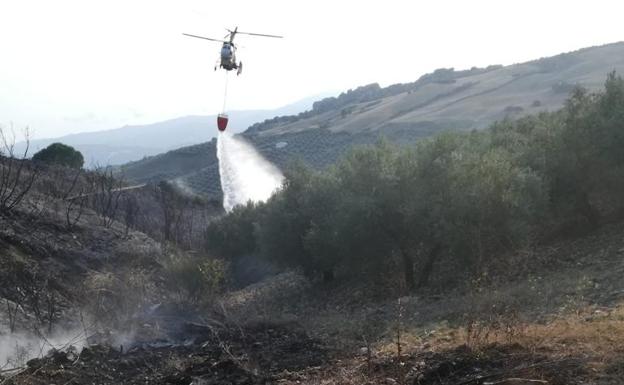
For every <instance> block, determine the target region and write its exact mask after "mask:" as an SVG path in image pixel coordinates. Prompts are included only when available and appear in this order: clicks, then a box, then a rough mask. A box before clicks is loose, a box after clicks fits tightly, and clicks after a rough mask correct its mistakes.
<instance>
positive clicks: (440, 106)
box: [122, 43, 624, 199]
mask: <svg viewBox="0 0 624 385" xmlns="http://www.w3.org/2000/svg"><path fill="white" fill-rule="evenodd" d="M613 70H616V71H617V72H619V73H624V43H614V44H608V45H604V46H599V47H591V48H584V49H581V50H578V51H574V52H570V53H564V54H560V55H557V56H553V57H548V58H541V59H537V60H533V61H530V62H526V63H520V64H513V65H509V66H501V65H492V66H489V67H486V68H472V69H469V70H462V71H455V70H454V69H452V68H449V69H438V70H435V71H434V72H433V73H430V74H426V75H424V76H422V77H420V78H419V79H418V80H416V81H415V82H412V83H406V84H395V85H392V86H389V87H385V88H382V87H380V86H379V85H378V84H370V85H367V86H363V87H360V88H357V89H354V90H349V91H347V92H345V93H342V94H340V95H339V96H338V97H330V98H325V99H323V100H319V101H317V102H315V103H313V105H312V108H311V109H310V110H308V111H305V112H301V113H298V114H296V115H285V116H280V117H275V118H272V119H267V120H265V121H263V122H260V123H256V124H254V125H252V126H251V127H249V129H247V130H246V131H245V132H243V133H242V134H240V135H241V136H242V137H244V138H246V139H247V140H248V141H249V142H251V143H252V144H253V145H254V146H255V147H256V148H257V149H258V150H259V151H260V152H261V153H262V154H263V155H265V156H266V157H267V158H268V159H269V160H271V161H272V162H274V163H275V164H276V165H277V166H279V167H284V166H285V165H286V164H287V163H288V162H289V161H291V160H292V159H294V158H299V159H302V160H304V161H305V162H307V163H309V164H311V165H312V166H314V167H324V166H326V165H327V164H330V163H332V162H334V161H335V160H336V159H337V158H338V157H339V156H341V155H342V154H344V152H345V151H346V150H347V149H348V148H349V147H351V146H353V145H355V144H363V143H372V142H374V141H376V140H377V139H378V138H379V136H381V135H383V136H385V137H386V138H388V139H390V140H392V141H395V142H401V143H410V142H413V141H415V140H418V139H419V138H422V137H424V136H427V135H430V134H433V133H436V132H439V131H441V130H472V129H481V128H484V127H487V126H488V125H489V124H491V123H492V122H494V121H496V120H500V119H504V118H510V119H514V118H518V117H521V116H524V115H527V114H533V113H538V112H540V111H545V110H556V109H559V108H561V107H562V106H563V103H564V101H565V100H566V99H567V97H568V96H569V93H570V91H571V90H572V89H573V88H574V87H575V86H577V85H580V86H583V87H586V88H588V89H592V90H597V89H600V88H601V87H602V86H603V84H604V81H605V79H606V75H607V73H609V72H610V71H613ZM215 143H216V142H215V141H214V140H213V141H210V142H206V143H203V144H199V145H194V146H190V147H185V148H181V149H178V150H175V151H170V152H167V153H165V154H160V155H157V156H154V157H149V158H147V159H144V160H141V161H137V162H133V163H130V164H127V165H124V166H123V168H122V169H123V171H124V173H125V175H126V176H127V177H128V178H130V179H133V180H135V181H140V182H149V181H156V180H161V179H166V180H171V181H174V182H176V183H178V184H179V185H181V186H184V187H186V188H188V189H190V190H191V191H193V192H195V193H198V194H202V195H205V196H209V197H212V198H214V199H220V198H221V195H220V194H221V190H220V184H219V175H218V165H217V159H216V155H215V148H216V146H215Z"/></svg>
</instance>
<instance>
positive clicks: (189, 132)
mask: <svg viewBox="0 0 624 385" xmlns="http://www.w3.org/2000/svg"><path fill="white" fill-rule="evenodd" d="M315 99H316V97H309V98H305V99H302V100H299V101H297V102H294V103H292V104H289V105H286V106H283V107H280V108H277V109H274V110H249V111H231V112H229V115H230V119H231V123H230V125H229V129H230V130H231V131H232V132H242V131H244V130H245V129H246V128H247V127H249V126H250V125H252V124H254V123H256V122H260V121H263V120H265V119H267V118H271V117H274V116H276V115H284V114H296V113H299V112H301V111H304V110H306V109H308V108H310V107H311V106H312V102H313V101H314V100H315ZM215 121H216V115H209V116H183V117H179V118H175V119H170V120H166V121H163V122H156V123H151V124H143V125H134V126H124V127H121V128H116V129H112V130H105V131H96V132H84V133H78V134H70V135H65V136H62V137H59V138H49V139H35V140H32V141H31V143H30V145H31V148H30V153H31V154H32V153H34V152H36V151H38V150H40V149H42V148H45V147H47V146H48V145H50V144H51V143H54V142H62V143H65V144H68V145H70V146H73V147H75V148H76V149H78V150H79V151H80V152H82V154H83V155H84V158H85V165H87V166H88V167H89V166H92V165H119V164H123V163H127V162H131V161H135V160H139V159H142V158H144V157H147V156H152V155H156V154H160V153H163V152H166V151H169V150H172V149H176V148H180V147H183V146H190V145H194V144H198V143H203V142H206V141H209V140H210V139H211V138H213V137H215V135H217V132H218V131H217V128H216V125H215ZM23 146H24V143H18V144H17V147H16V149H17V152H21V151H23V148H24V147H23Z"/></svg>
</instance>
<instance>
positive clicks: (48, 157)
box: [32, 143, 84, 168]
mask: <svg viewBox="0 0 624 385" xmlns="http://www.w3.org/2000/svg"><path fill="white" fill-rule="evenodd" d="M32 159H33V160H34V161H36V162H41V163H47V164H56V165H61V166H66V167H71V168H82V166H83V164H84V158H83V156H82V154H81V153H80V151H78V150H76V149H74V148H73V147H71V146H68V145H65V144H63V143H52V144H51V145H49V146H48V147H46V148H44V149H43V150H41V151H39V152H37V153H36V154H35V155H33V157H32Z"/></svg>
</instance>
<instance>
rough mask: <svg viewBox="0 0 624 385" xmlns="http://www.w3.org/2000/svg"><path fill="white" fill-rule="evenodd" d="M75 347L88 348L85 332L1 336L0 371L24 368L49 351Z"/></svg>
mask: <svg viewBox="0 0 624 385" xmlns="http://www.w3.org/2000/svg"><path fill="white" fill-rule="evenodd" d="M70 346H73V347H74V348H76V349H77V351H80V350H81V349H82V348H83V347H84V346H86V337H85V334H84V331H79V330H76V331H70V332H67V331H65V332H61V333H56V334H54V335H53V336H50V337H42V336H35V335H32V334H26V333H10V334H3V335H0V369H2V370H6V369H12V368H16V367H23V366H24V365H25V364H26V361H28V360H30V359H32V358H38V357H43V356H44V355H45V354H46V353H47V352H48V351H49V350H51V349H57V350H64V349H67V348H69V347H70Z"/></svg>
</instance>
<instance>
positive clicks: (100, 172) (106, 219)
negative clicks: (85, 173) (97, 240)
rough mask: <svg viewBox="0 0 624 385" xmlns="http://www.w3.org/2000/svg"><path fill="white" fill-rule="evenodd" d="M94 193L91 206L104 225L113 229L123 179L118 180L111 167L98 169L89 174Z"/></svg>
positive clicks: (121, 193)
mask: <svg viewBox="0 0 624 385" xmlns="http://www.w3.org/2000/svg"><path fill="white" fill-rule="evenodd" d="M89 179H90V183H91V186H92V189H93V192H92V193H91V194H89V196H90V197H91V205H92V207H93V209H94V210H95V211H96V212H97V213H98V215H99V216H100V218H101V219H102V225H104V226H105V227H111V226H112V225H113V223H114V222H115V218H116V215H117V210H118V208H119V203H120V199H121V196H122V195H123V193H124V190H123V184H124V182H123V178H116V177H115V175H114V174H113V169H112V168H111V167H99V166H98V167H96V168H95V170H94V171H93V172H92V173H90V174H89Z"/></svg>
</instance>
